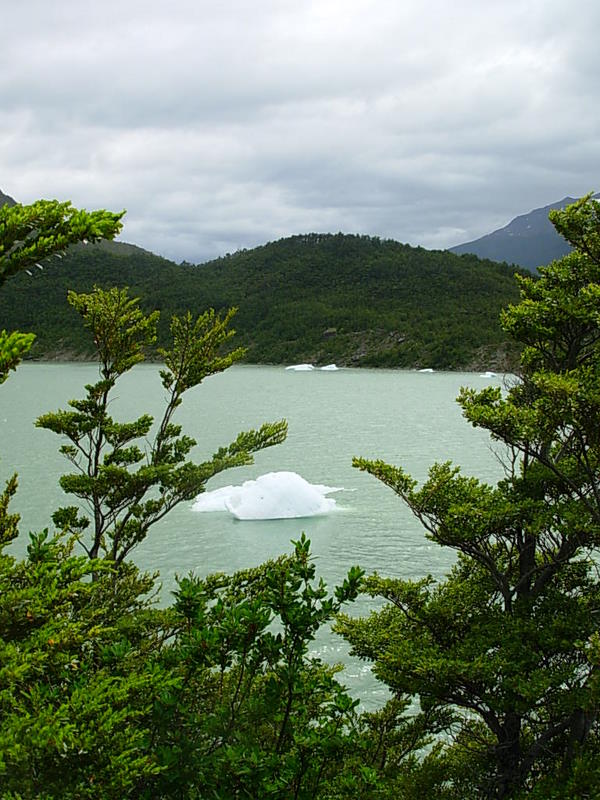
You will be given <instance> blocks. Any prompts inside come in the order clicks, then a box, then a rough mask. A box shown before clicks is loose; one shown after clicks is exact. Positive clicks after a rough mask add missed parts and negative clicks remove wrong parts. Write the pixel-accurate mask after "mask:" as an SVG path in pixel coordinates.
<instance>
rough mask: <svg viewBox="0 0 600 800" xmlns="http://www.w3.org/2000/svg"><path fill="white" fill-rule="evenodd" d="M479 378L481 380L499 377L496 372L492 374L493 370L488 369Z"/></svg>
mask: <svg viewBox="0 0 600 800" xmlns="http://www.w3.org/2000/svg"><path fill="white" fill-rule="evenodd" d="M479 377H480V378H497V377H498V376H497V375H496V373H495V372H492V370H491V369H488V370H487V371H486V372H482V373H481V375H480V376H479Z"/></svg>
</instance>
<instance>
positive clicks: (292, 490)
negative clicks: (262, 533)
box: [192, 472, 342, 520]
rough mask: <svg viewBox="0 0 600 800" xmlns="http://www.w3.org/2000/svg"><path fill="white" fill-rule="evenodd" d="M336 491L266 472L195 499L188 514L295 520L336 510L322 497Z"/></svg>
mask: <svg viewBox="0 0 600 800" xmlns="http://www.w3.org/2000/svg"><path fill="white" fill-rule="evenodd" d="M339 491H342V490H341V489H340V488H339V487H333V486H323V485H321V484H312V483H309V482H308V481H306V480H304V478H303V477H302V476H301V475H298V473H296V472H268V473H267V474H266V475H261V476H260V477H259V478H257V479H256V480H250V481H245V482H244V483H243V484H242V485H241V486H224V487H223V488H222V489H216V490H214V491H212V492H204V493H203V494H199V495H198V496H197V497H196V500H195V502H194V505H193V506H192V511H198V512H208V511H228V512H229V513H230V514H232V515H233V516H234V517H235V518H236V519H240V520H257V519H296V518H299V517H316V516H321V515H322V514H329V513H330V512H331V511H335V510H336V502H335V500H333V499H332V498H330V497H327V496H326V495H328V494H332V493H333V492H339Z"/></svg>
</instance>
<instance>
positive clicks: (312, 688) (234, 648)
mask: <svg viewBox="0 0 600 800" xmlns="http://www.w3.org/2000/svg"><path fill="white" fill-rule="evenodd" d="M294 544H295V549H294V553H293V555H292V556H287V557H282V558H279V559H278V560H277V561H270V562H267V563H265V564H263V565H261V566H260V567H257V568H254V569H250V570H245V571H243V572H240V573H237V574H235V575H233V576H230V577H228V576H225V575H213V576H209V577H208V578H206V579H199V578H196V577H194V576H190V577H188V578H183V579H181V580H180V581H179V588H178V590H177V592H176V602H175V606H174V612H175V622H174V624H175V628H176V631H177V638H176V641H175V642H174V643H173V645H172V646H171V647H170V648H168V649H167V650H166V651H165V652H164V658H165V660H166V663H167V664H168V665H169V667H170V668H171V669H173V671H174V674H176V675H178V676H180V681H179V684H178V686H179V687H180V688H179V689H178V690H177V691H174V692H172V693H170V694H169V696H168V697H167V698H165V699H164V702H163V703H161V704H159V705H158V706H157V709H156V720H155V729H156V736H157V745H156V748H157V755H158V762H159V764H161V765H162V766H164V767H165V769H164V771H162V772H161V774H160V775H159V777H157V779H156V782H155V785H154V786H153V789H152V793H151V796H153V797H157V796H160V797H162V796H169V797H171V796H173V797H175V796H177V797H196V796H197V797H215V798H230V797H272V798H291V797H297V798H308V797H317V796H320V787H321V785H322V784H324V783H325V782H326V781H327V779H328V778H329V777H330V776H331V774H334V773H335V771H336V770H339V769H340V765H341V755H342V754H343V753H344V752H345V749H346V748H348V746H349V737H350V736H351V735H352V729H353V726H354V723H355V718H356V706H357V701H355V700H352V699H351V698H350V697H349V696H348V695H347V693H346V692H345V691H344V689H343V687H342V686H341V685H340V684H339V683H338V682H337V681H336V680H335V677H334V675H335V672H336V670H335V668H333V667H329V666H325V665H324V664H323V663H322V662H321V661H320V660H319V659H316V658H313V657H311V656H310V655H309V646H310V643H311V642H312V641H313V639H314V637H315V635H316V633H317V631H318V630H319V628H320V627H321V626H323V625H324V624H326V623H327V622H328V621H330V620H331V619H332V617H333V616H334V615H335V614H336V613H337V611H339V609H340V607H341V605H342V604H343V603H347V602H349V601H351V600H352V599H354V598H355V597H356V595H357V593H358V589H359V583H360V579H361V576H362V572H361V570H359V569H358V568H353V569H351V570H350V572H349V574H348V577H347V578H346V580H345V581H344V583H343V584H342V586H340V587H337V588H336V589H335V590H334V592H333V594H332V595H329V594H328V593H327V590H326V587H325V585H324V584H323V581H322V580H320V581H318V582H317V581H315V567H314V564H313V562H312V560H311V558H310V551H309V542H308V540H307V539H306V538H305V537H304V535H302V537H301V539H300V540H299V541H298V542H295V543H294Z"/></svg>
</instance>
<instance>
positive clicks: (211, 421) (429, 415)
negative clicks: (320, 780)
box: [0, 364, 502, 706]
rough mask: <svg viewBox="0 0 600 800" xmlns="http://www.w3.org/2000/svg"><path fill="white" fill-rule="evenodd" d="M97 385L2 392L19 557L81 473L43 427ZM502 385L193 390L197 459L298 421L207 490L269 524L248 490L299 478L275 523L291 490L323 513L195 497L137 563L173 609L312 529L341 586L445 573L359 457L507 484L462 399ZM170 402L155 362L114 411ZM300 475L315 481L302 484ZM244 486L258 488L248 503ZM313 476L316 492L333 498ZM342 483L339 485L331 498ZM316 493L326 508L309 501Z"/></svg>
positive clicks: (85, 370) (415, 380)
mask: <svg viewBox="0 0 600 800" xmlns="http://www.w3.org/2000/svg"><path fill="white" fill-rule="evenodd" d="M96 377H97V367H96V366H94V365H92V364H26V365H24V366H22V367H21V368H20V369H19V370H18V371H17V372H16V373H15V374H13V375H12V376H11V377H10V379H9V380H8V382H7V383H6V384H4V385H3V386H2V388H1V389H0V458H1V460H0V477H2V478H6V477H7V476H8V475H10V474H12V472H13V471H17V472H18V473H19V482H20V488H19V493H18V496H17V499H16V501H15V502H14V506H13V508H14V510H17V511H19V512H20V514H21V516H22V525H21V530H22V531H23V533H22V536H21V539H20V540H19V541H18V542H17V543H16V544H15V545H14V546H13V549H14V550H15V551H17V552H23V550H24V547H25V543H26V532H27V531H28V530H39V529H42V528H44V527H46V526H47V525H48V524H49V521H50V515H51V513H52V511H53V510H54V509H55V508H57V507H58V506H59V505H61V504H63V503H64V502H65V499H66V498H65V495H64V494H63V493H62V491H61V489H60V487H59V486H58V482H57V481H58V477H59V476H60V475H61V474H62V472H64V471H67V466H68V465H67V463H66V462H65V460H64V459H63V457H62V456H60V454H59V453H58V446H59V444H60V442H59V440H58V437H56V436H55V435H54V434H52V433H50V432H48V431H44V430H40V429H37V428H35V426H34V422H35V419H36V417H37V416H38V415H39V414H41V413H44V412H45V411H51V410H56V409H58V408H61V407H64V406H65V404H66V401H67V400H68V399H71V398H77V397H81V396H82V394H83V388H82V387H83V386H84V384H86V383H90V382H93V381H94V380H96ZM501 383H502V377H501V376H497V377H496V376H494V375H493V374H492V375H489V374H488V375H479V374H477V373H449V372H446V373H437V372H435V373H418V372H410V371H395V370H357V369H340V370H312V371H311V370H285V369H284V368H283V367H256V366H239V367H234V368H232V369H230V370H228V371H227V372H225V373H223V374H221V375H216V376H213V377H211V378H209V379H207V380H206V382H205V383H204V384H202V385H201V386H200V387H197V388H196V389H194V390H192V391H191V392H189V394H188V396H187V397H186V398H185V401H184V404H183V406H182V407H181V408H180V409H179V411H178V418H177V421H178V422H180V423H181V424H182V425H183V426H184V429H185V430H186V432H188V433H189V434H190V435H192V436H193V437H194V438H195V439H197V441H198V446H197V447H196V449H195V452H194V456H195V458H197V459H198V460H201V459H204V458H206V457H207V456H210V455H211V454H212V453H213V452H214V450H216V449H217V448H218V447H219V446H221V445H223V444H227V443H229V442H230V441H232V440H233V439H234V438H235V436H236V435H237V433H238V432H239V431H242V430H247V429H248V428H255V427H258V426H259V425H260V424H261V423H262V422H264V421H267V420H277V419H281V418H286V419H287V420H288V423H289V435H288V439H287V441H286V442H285V443H284V444H282V445H280V446H278V447H275V448H271V449H268V450H265V451H263V452H260V453H258V454H257V455H256V459H255V464H254V465H252V466H250V467H244V468H239V469H236V470H232V471H228V472H226V473H223V474H222V475H220V476H217V477H216V478H215V479H213V480H212V481H211V482H210V484H209V486H208V489H209V490H211V491H212V490H215V489H219V488H222V487H225V486H233V487H234V488H235V489H236V492H237V493H235V497H236V498H237V499H236V501H235V502H236V503H237V504H238V505H237V507H238V508H242V509H243V514H242V515H245V516H248V515H250V516H252V517H256V516H260V510H259V511H257V506H256V497H257V496H258V494H260V492H259V493H258V494H257V491H256V486H257V485H258V486H260V485H261V483H260V482H259V483H258V484H254V483H248V482H254V481H256V480H257V479H258V478H260V477H261V476H264V475H266V474H268V473H288V477H285V478H282V477H279V478H278V477H275V478H274V479H273V478H272V479H270V487H271V489H274V490H275V492H276V494H275V499H274V500H273V499H272V503H271V506H270V508H271V513H270V516H277V503H287V502H288V500H289V499H290V498H289V495H290V493H291V494H292V498H291V503H292V507H293V508H294V509H296V510H297V509H298V508H300V509H301V511H300V513H302V508H306V509H308V511H307V512H306V513H312V512H314V513H315V514H316V515H315V516H307V517H302V518H298V516H297V514H288V515H287V516H288V517H289V518H287V519H257V518H251V519H246V518H245V519H238V518H237V516H236V515H235V514H233V513H230V511H231V509H230V510H229V511H228V510H227V509H226V508H224V507H223V506H222V505H221V506H220V508H221V510H215V511H209V512H205V513H199V512H198V511H195V510H193V503H191V502H190V503H185V504H182V505H181V506H179V507H178V508H177V509H175V510H174V511H173V512H172V514H171V515H170V516H169V517H168V518H167V519H165V520H164V521H163V522H162V523H160V524H159V525H157V526H156V527H155V528H154V529H152V531H151V533H150V536H149V538H148V539H147V540H146V541H145V542H144V543H143V544H142V545H141V546H140V547H139V548H138V550H137V551H136V552H135V556H134V558H135V560H136V561H137V563H138V564H139V565H140V566H142V567H144V568H146V569H148V570H151V571H156V570H159V571H160V573H161V580H162V586H163V590H162V593H163V594H162V596H163V600H164V602H168V599H169V593H170V591H171V590H172V588H173V586H174V580H175V576H176V575H178V574H179V575H184V574H187V573H188V572H190V571H195V572H197V573H200V574H208V573H210V572H215V571H226V572H231V571H234V570H236V569H240V568H244V567H247V566H252V565H256V564H259V563H260V562H261V561H264V560H265V559H267V558H271V557H274V556H277V555H279V554H280V553H283V552H286V551H289V549H290V547H291V545H290V540H292V539H296V538H297V537H298V536H299V535H300V533H301V532H302V531H305V532H306V534H307V536H308V537H309V538H310V540H311V542H312V551H313V554H314V557H315V560H316V564H317V570H318V574H320V575H322V576H323V577H324V578H325V580H326V581H327V583H328V584H329V585H330V586H332V585H333V584H335V583H336V582H338V581H340V580H342V579H343V577H344V575H345V572H346V571H347V569H348V568H349V567H350V566H351V565H352V564H360V565H361V566H362V567H363V568H364V569H366V570H367V571H368V572H370V571H374V570H377V571H378V572H380V573H381V574H386V575H394V576H399V577H404V578H419V577H422V576H424V575H427V574H431V575H433V576H434V577H441V576H443V575H444V573H445V572H446V571H447V570H448V568H449V567H450V566H451V564H452V562H453V554H452V553H451V552H449V551H446V550H443V549H441V548H439V547H437V546H436V545H434V544H432V543H431V542H429V541H428V540H427V539H426V537H425V536H424V534H423V531H422V529H421V528H420V526H419V525H418V523H417V522H416V521H415V520H414V519H413V518H412V516H411V514H410V512H409V511H408V510H407V509H406V508H404V507H403V505H402V503H401V501H400V500H399V499H398V498H397V497H396V496H395V495H394V494H393V492H392V491H391V490H389V489H387V488H386V487H384V486H383V485H381V484H380V483H379V482H378V481H376V480H375V479H374V478H372V477H371V476H369V475H367V474H365V473H361V472H359V471H358V470H356V469H354V468H353V467H352V463H351V462H352V456H354V455H359V456H365V457H367V458H382V459H384V460H385V461H388V462H390V463H393V464H397V465H402V466H403V467H404V468H405V469H406V470H408V471H409V472H410V473H411V474H412V475H413V476H414V477H416V478H417V479H419V480H422V479H424V478H425V476H426V474H427V470H428V467H429V466H430V465H431V464H432V463H434V462H435V461H446V460H452V461H454V462H455V463H457V464H460V465H461V466H462V467H463V470H464V471H465V472H466V473H468V474H473V475H477V476H478V477H480V478H482V479H484V480H488V481H495V480H497V479H498V478H499V477H501V475H502V466H501V463H500V460H499V458H498V453H497V452H496V451H495V449H494V447H493V445H492V443H491V442H490V440H489V437H488V436H487V434H485V433H484V432H483V431H478V430H475V429H473V428H472V427H471V426H470V425H469V424H467V423H466V422H465V421H464V419H463V418H462V416H461V412H460V409H459V408H458V406H457V405H456V403H455V397H456V395H457V394H458V391H459V389H460V387H461V386H464V385H468V386H474V387H478V388H482V387H484V386H486V385H489V384H495V385H501ZM163 402H164V392H163V389H162V386H161V385H160V379H159V376H158V367H156V366H150V365H143V366H139V367H136V368H135V369H134V370H133V371H132V372H131V373H130V374H129V375H127V376H126V377H125V378H124V379H123V381H122V383H121V385H120V386H119V387H118V389H117V391H116V393H115V399H114V401H113V404H112V407H111V412H112V414H113V416H114V417H115V418H117V419H120V420H127V419H132V418H133V417H134V416H135V415H139V414H141V413H143V412H146V411H147V412H150V413H153V414H154V415H156V416H158V415H159V414H160V411H161V408H162V404H163ZM289 473H295V474H296V476H299V478H300V479H303V481H302V484H299V483H298V482H296V480H295V479H290V478H289ZM245 482H246V484H247V486H249V487H250V489H251V493H250V494H248V493H246V494H245V495H240V491H239V487H242V485H243V484H244V483H245ZM304 482H306V486H309V485H310V486H311V487H316V491H317V493H319V498H320V499H321V500H323V502H322V503H320V502H319V498H316V499H315V497H314V496H313V494H311V490H307V489H306V488H305V485H304ZM332 488H335V489H337V490H338V491H336V492H335V493H329V494H328V493H327V492H326V491H325V490H326V489H332ZM305 491H306V492H308V494H307V495H306V497H305V495H303V494H302V492H305ZM228 492H229V490H228ZM277 492H279V494H277ZM286 493H287V499H282V497H283V495H286ZM309 496H310V499H311V502H313V505H308V506H307V505H303V503H304V502H305V500H306V501H307V502H308V500H307V498H308V497H309ZM70 502H71V501H70ZM273 503H275V506H274V507H275V512H273ZM217 507H218V504H217ZM248 509H250V511H248ZM238 516H239V515H238ZM370 607H371V605H370V601H369V600H367V599H360V600H359V601H358V602H357V603H355V604H354V606H353V608H352V609H351V613H356V614H360V613H368V610H369V608H370ZM315 653H316V654H318V655H320V656H321V657H323V658H324V659H326V660H328V661H332V662H341V663H343V664H345V665H346V670H345V672H344V673H343V677H342V680H343V681H344V682H345V683H346V684H347V685H348V686H350V687H351V689H352V690H353V691H354V692H355V693H357V694H358V695H360V697H361V698H362V699H363V701H364V702H365V704H366V705H367V706H369V705H372V704H376V703H377V702H379V700H380V699H381V697H383V696H384V695H385V691H384V689H383V688H382V687H381V686H379V685H378V684H377V682H376V681H375V680H374V678H373V676H372V675H371V672H370V669H369V666H368V665H366V664H363V663H361V662H358V661H356V660H354V659H351V658H349V656H348V654H347V648H346V646H345V644H344V642H343V641H341V640H340V639H339V638H338V637H336V636H334V635H333V634H331V633H329V632H324V633H323V635H322V636H320V638H319V640H318V641H317V642H316V643H315Z"/></svg>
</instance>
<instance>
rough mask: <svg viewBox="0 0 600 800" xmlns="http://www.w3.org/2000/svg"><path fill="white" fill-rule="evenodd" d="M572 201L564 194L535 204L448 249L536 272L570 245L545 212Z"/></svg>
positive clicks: (565, 250)
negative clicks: (501, 225)
mask: <svg viewBox="0 0 600 800" xmlns="http://www.w3.org/2000/svg"><path fill="white" fill-rule="evenodd" d="M595 196H596V197H598V196H599V195H595ZM574 202H575V198H573V197H563V199H562V200H559V201H558V202H556V203H551V204H550V205H549V206H544V207H543V208H536V209H534V210H533V211H530V212H529V214H523V215H522V216H520V217H515V219H513V220H512V222H509V223H508V225H506V226H505V227H504V228H500V229H499V230H497V231H494V232H493V233H488V234H487V235H486V236H482V237H481V238H480V239H475V241H473V242H466V243H465V244H458V245H456V246H455V247H450V248H449V250H450V252H451V253H456V254H459V255H460V254H462V253H473V254H474V255H476V256H479V258H489V259H491V260H492V261H506V263H507V264H518V265H519V266H521V267H525V268H526V269H529V270H531V271H533V272H535V271H536V269H537V267H540V266H543V265H545V264H549V263H550V262H551V261H554V260H555V259H557V258H562V256H564V255H566V254H567V253H568V252H570V250H571V246H570V245H569V243H568V242H567V241H566V240H565V239H563V238H562V236H560V234H558V233H557V232H556V230H555V229H554V226H553V225H552V223H551V222H550V220H549V219H548V213H549V212H550V211H552V209H555V208H564V207H565V206H567V205H569V204H570V203H574Z"/></svg>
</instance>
